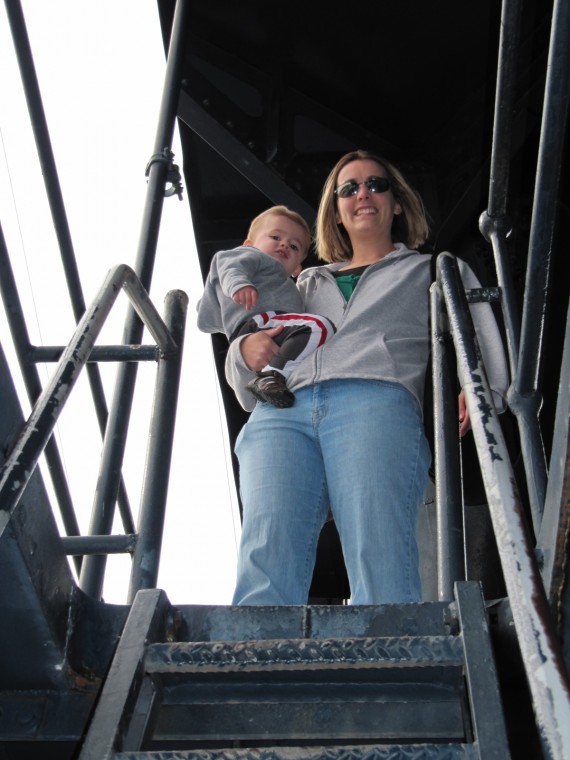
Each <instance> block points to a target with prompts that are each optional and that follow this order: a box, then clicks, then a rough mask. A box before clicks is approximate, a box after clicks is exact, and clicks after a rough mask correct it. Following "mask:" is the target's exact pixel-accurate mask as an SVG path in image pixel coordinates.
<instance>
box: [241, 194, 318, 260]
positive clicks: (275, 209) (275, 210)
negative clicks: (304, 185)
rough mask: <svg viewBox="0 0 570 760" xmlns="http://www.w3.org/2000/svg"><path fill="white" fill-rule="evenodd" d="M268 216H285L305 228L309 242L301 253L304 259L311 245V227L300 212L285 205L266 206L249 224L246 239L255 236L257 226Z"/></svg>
mask: <svg viewBox="0 0 570 760" xmlns="http://www.w3.org/2000/svg"><path fill="white" fill-rule="evenodd" d="M268 216H285V217H287V219H290V220H291V221H292V222H295V223H296V224H298V225H299V226H300V227H302V228H303V229H304V230H305V232H306V233H307V237H308V238H309V244H308V245H307V249H306V250H305V252H304V255H303V259H305V258H306V257H307V254H308V253H309V248H310V246H311V237H312V235H311V228H310V227H309V225H308V224H307V222H306V220H305V219H303V217H302V216H301V214H299V213H297V211H292V210H291V209H290V208H287V206H271V208H268V209H266V210H265V211H262V212H261V214H258V215H257V216H256V217H255V219H253V221H252V222H251V224H250V225H249V230H248V231H247V237H248V240H252V239H253V238H254V237H255V233H256V232H257V230H258V228H259V226H260V225H261V223H262V222H263V221H264V220H265V219H266V218H267V217H268Z"/></svg>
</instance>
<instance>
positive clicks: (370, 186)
mask: <svg viewBox="0 0 570 760" xmlns="http://www.w3.org/2000/svg"><path fill="white" fill-rule="evenodd" d="M360 185H365V187H366V189H367V190H368V192H370V193H385V192H386V190H388V189H389V188H390V180H389V179H386V177H369V178H368V179H366V180H364V182H356V181H355V180H353V179H350V180H348V182H343V183H342V185H339V186H338V187H337V188H336V189H335V191H334V194H335V195H336V196H338V197H339V198H350V196H351V195H356V193H357V192H358V188H359V187H360Z"/></svg>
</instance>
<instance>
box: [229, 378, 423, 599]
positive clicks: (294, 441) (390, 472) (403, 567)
mask: <svg viewBox="0 0 570 760" xmlns="http://www.w3.org/2000/svg"><path fill="white" fill-rule="evenodd" d="M236 454H237V457H238V460H239V466H240V493H241V497H242V503H243V524H242V535H241V545H240V552H239V559H238V571H237V584H236V590H235V594H234V599H233V603H234V604H306V603H307V598H308V591H309V587H310V583H311V580H312V574H313V569H314V564H315V555H316V547H317V541H318V538H319V533H320V531H321V528H322V526H323V524H324V522H325V520H326V518H327V515H328V512H329V508H330V509H331V511H332V514H333V517H334V520H335V523H336V526H337V529H338V532H339V535H340V540H341V544H342V549H343V554H344V560H345V564H346V569H347V572H348V578H349V581H350V588H351V599H352V603H353V604H382V603H387V602H411V601H418V600H419V599H420V598H421V587H420V578H419V567H418V565H419V561H418V551H417V545H416V535H415V532H416V520H417V515H418V508H419V506H420V504H421V502H422V497H423V493H424V489H425V487H426V484H427V479H428V468H429V464H430V459H431V455H430V451H429V446H428V443H427V441H426V438H425V435H424V431H423V425H422V420H421V410H420V407H419V404H418V402H417V400H416V399H415V398H414V396H413V395H412V394H411V393H410V392H409V391H408V390H407V389H405V388H404V387H403V386H401V385H397V384H394V383H388V382H382V381H376V380H330V381H327V382H323V383H320V384H318V385H314V386H308V387H305V388H301V389H300V390H299V391H296V392H295V404H294V405H293V406H292V407H291V408H289V409H277V408H275V407H274V406H272V405H271V404H261V403H260V404H258V405H257V406H256V408H255V410H254V411H253V413H252V414H251V417H250V418H249V420H248V422H247V423H246V425H245V426H244V428H243V429H242V431H241V433H240V435H239V436H238V440H237V443H236Z"/></svg>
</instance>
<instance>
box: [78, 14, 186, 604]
mask: <svg viewBox="0 0 570 760" xmlns="http://www.w3.org/2000/svg"><path fill="white" fill-rule="evenodd" d="M189 10H190V3H189V0H177V3H176V8H175V12H174V21H173V26H172V34H171V41H170V47H169V50H168V57H167V63H166V73H165V81H164V87H163V93H162V100H161V106H160V113H159V117H158V124H157V129H156V135H155V143H154V149H153V156H155V157H156V156H161V155H163V156H165V158H167V157H170V156H171V155H172V154H171V152H170V146H171V145H172V138H173V135H174V125H175V121H176V113H177V107H178V98H179V94H180V80H181V75H182V63H183V53H184V49H185V44H186V37H187V19H188V14H189ZM168 171H169V169H168V164H167V161H166V160H155V161H151V162H150V164H149V167H148V186H147V195H146V200H145V207H144V210H143V220H142V226H141V233H140V238H139V246H138V250H137V259H136V263H135V271H136V273H137V275H138V276H139V278H140V281H141V282H142V284H143V286H144V287H145V288H146V289H147V290H150V283H151V280H152V273H153V267H154V261H155V253H156V245H157V240H158V233H159V230H160V222H161V215H162V207H163V201H164V195H165V192H164V188H165V184H166V181H167V179H168ZM142 334H143V326H142V324H141V323H140V320H138V319H137V317H136V314H134V313H133V312H132V311H130V312H129V313H128V314H127V317H126V320H125V326H124V331H123V342H124V343H127V344H136V343H140V342H141V338H142ZM136 373H137V365H136V364H133V363H131V364H121V365H120V366H119V369H118V372H117V381H116V384H115V392H114V396H113V401H112V404H111V409H110V412H109V421H108V425H107V430H106V434H105V441H104V444H103V452H102V456H101V463H100V468H99V482H98V486H97V493H96V497H95V499H94V502H93V508H92V527H93V531H94V532H95V533H101V534H105V533H109V532H110V531H111V527H112V524H113V517H114V504H115V502H116V499H117V492H118V489H119V475H120V468H121V466H122V462H123V457H124V452H125V446H126V440H127V429H128V424H129V418H130V414H131V407H132V402H133V396H134V387H135V383H136ZM105 562H106V558H105V557H104V556H89V557H86V558H85V562H84V563H83V566H82V568H81V576H80V581H79V582H80V586H81V588H82V589H83V590H84V591H85V592H86V593H87V594H89V595H90V596H93V597H99V596H100V595H101V592H102V588H103V577H104V573H105Z"/></svg>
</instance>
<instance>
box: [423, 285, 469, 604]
mask: <svg viewBox="0 0 570 760" xmlns="http://www.w3.org/2000/svg"><path fill="white" fill-rule="evenodd" d="M442 306H443V303H442V294H441V288H440V287H439V285H438V284H437V282H434V283H433V284H432V286H431V288H430V312H431V347H432V375H433V394H434V397H433V398H434V400H433V418H434V419H433V429H434V436H433V438H434V459H435V501H436V514H437V591H438V599H439V600H440V601H451V600H452V599H453V598H454V593H453V589H454V584H455V581H460V580H464V579H465V551H464V546H465V544H464V525H463V495H462V489H461V476H460V473H461V458H460V444H459V434H458V430H459V416H458V408H457V393H456V387H457V382H456V372H451V371H450V368H449V359H450V350H449V349H450V346H449V338H448V336H449V327H448V324H447V316H446V314H445V311H444V309H443V308H442Z"/></svg>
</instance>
